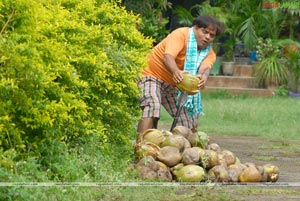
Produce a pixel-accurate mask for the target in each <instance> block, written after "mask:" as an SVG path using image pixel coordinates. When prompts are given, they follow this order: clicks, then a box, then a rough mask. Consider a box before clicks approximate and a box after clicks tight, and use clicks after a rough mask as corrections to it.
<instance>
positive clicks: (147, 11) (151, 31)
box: [123, 0, 169, 43]
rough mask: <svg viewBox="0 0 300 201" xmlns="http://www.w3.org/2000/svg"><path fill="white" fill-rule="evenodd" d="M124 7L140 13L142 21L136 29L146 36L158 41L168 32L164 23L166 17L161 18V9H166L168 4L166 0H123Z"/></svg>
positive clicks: (166, 20) (166, 21)
mask: <svg viewBox="0 0 300 201" xmlns="http://www.w3.org/2000/svg"><path fill="white" fill-rule="evenodd" d="M123 4H124V5H125V6H126V9H127V10H129V11H132V12H134V13H135V14H138V15H140V17H141V20H142V23H141V24H140V26H138V29H139V31H140V32H141V33H143V34H144V35H145V36H147V37H151V38H153V39H154V40H155V43H159V42H160V41H162V39H163V38H164V37H165V36H166V35H167V34H168V31H167V29H166V24H167V23H168V19H165V18H163V11H166V10H167V8H168V6H169V4H168V1H166V0H151V1H142V0H139V1H132V0H124V1H123Z"/></svg>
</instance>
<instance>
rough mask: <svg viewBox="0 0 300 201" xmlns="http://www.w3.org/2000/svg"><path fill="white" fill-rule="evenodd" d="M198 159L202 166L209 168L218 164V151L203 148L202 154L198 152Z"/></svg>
mask: <svg viewBox="0 0 300 201" xmlns="http://www.w3.org/2000/svg"><path fill="white" fill-rule="evenodd" d="M200 161H201V164H202V167H204V168H205V169H210V168H212V167H214V166H216V165H218V164H219V157H218V153H217V152H215V151H213V150H208V149H205V150H204V153H202V155H201V154H200Z"/></svg>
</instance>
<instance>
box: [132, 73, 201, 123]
mask: <svg viewBox="0 0 300 201" xmlns="http://www.w3.org/2000/svg"><path fill="white" fill-rule="evenodd" d="M138 85H139V87H140V89H141V90H142V94H141V97H140V99H139V100H140V106H141V108H142V109H143V114H142V117H144V118H147V117H148V118H149V117H154V118H158V119H159V118H160V110H161V105H163V106H164V108H165V109H166V111H167V112H168V113H169V114H170V115H171V117H173V118H174V117H175V114H176V110H177V107H176V101H177V99H178V89H177V88H176V87H172V86H171V85H169V84H167V83H165V82H164V81H162V80H160V79H158V78H154V77H151V76H144V77H143V78H142V80H139V82H138ZM198 120H199V115H198V114H197V115H195V116H193V117H192V116H190V115H189V113H188V111H187V109H186V108H183V109H182V110H181V112H180V116H179V118H178V121H177V125H182V126H186V127H188V128H197V127H198Z"/></svg>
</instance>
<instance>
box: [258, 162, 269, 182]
mask: <svg viewBox="0 0 300 201" xmlns="http://www.w3.org/2000/svg"><path fill="white" fill-rule="evenodd" d="M256 169H257V170H258V172H259V173H260V175H261V182H267V181H268V174H267V173H266V172H265V171H264V167H263V166H261V165H257V166H256Z"/></svg>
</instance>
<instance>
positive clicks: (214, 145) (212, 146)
mask: <svg viewBox="0 0 300 201" xmlns="http://www.w3.org/2000/svg"><path fill="white" fill-rule="evenodd" d="M207 149H209V150H213V151H215V152H217V153H219V152H221V147H220V146H219V145H218V144H217V143H211V144H209V145H207Z"/></svg>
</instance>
